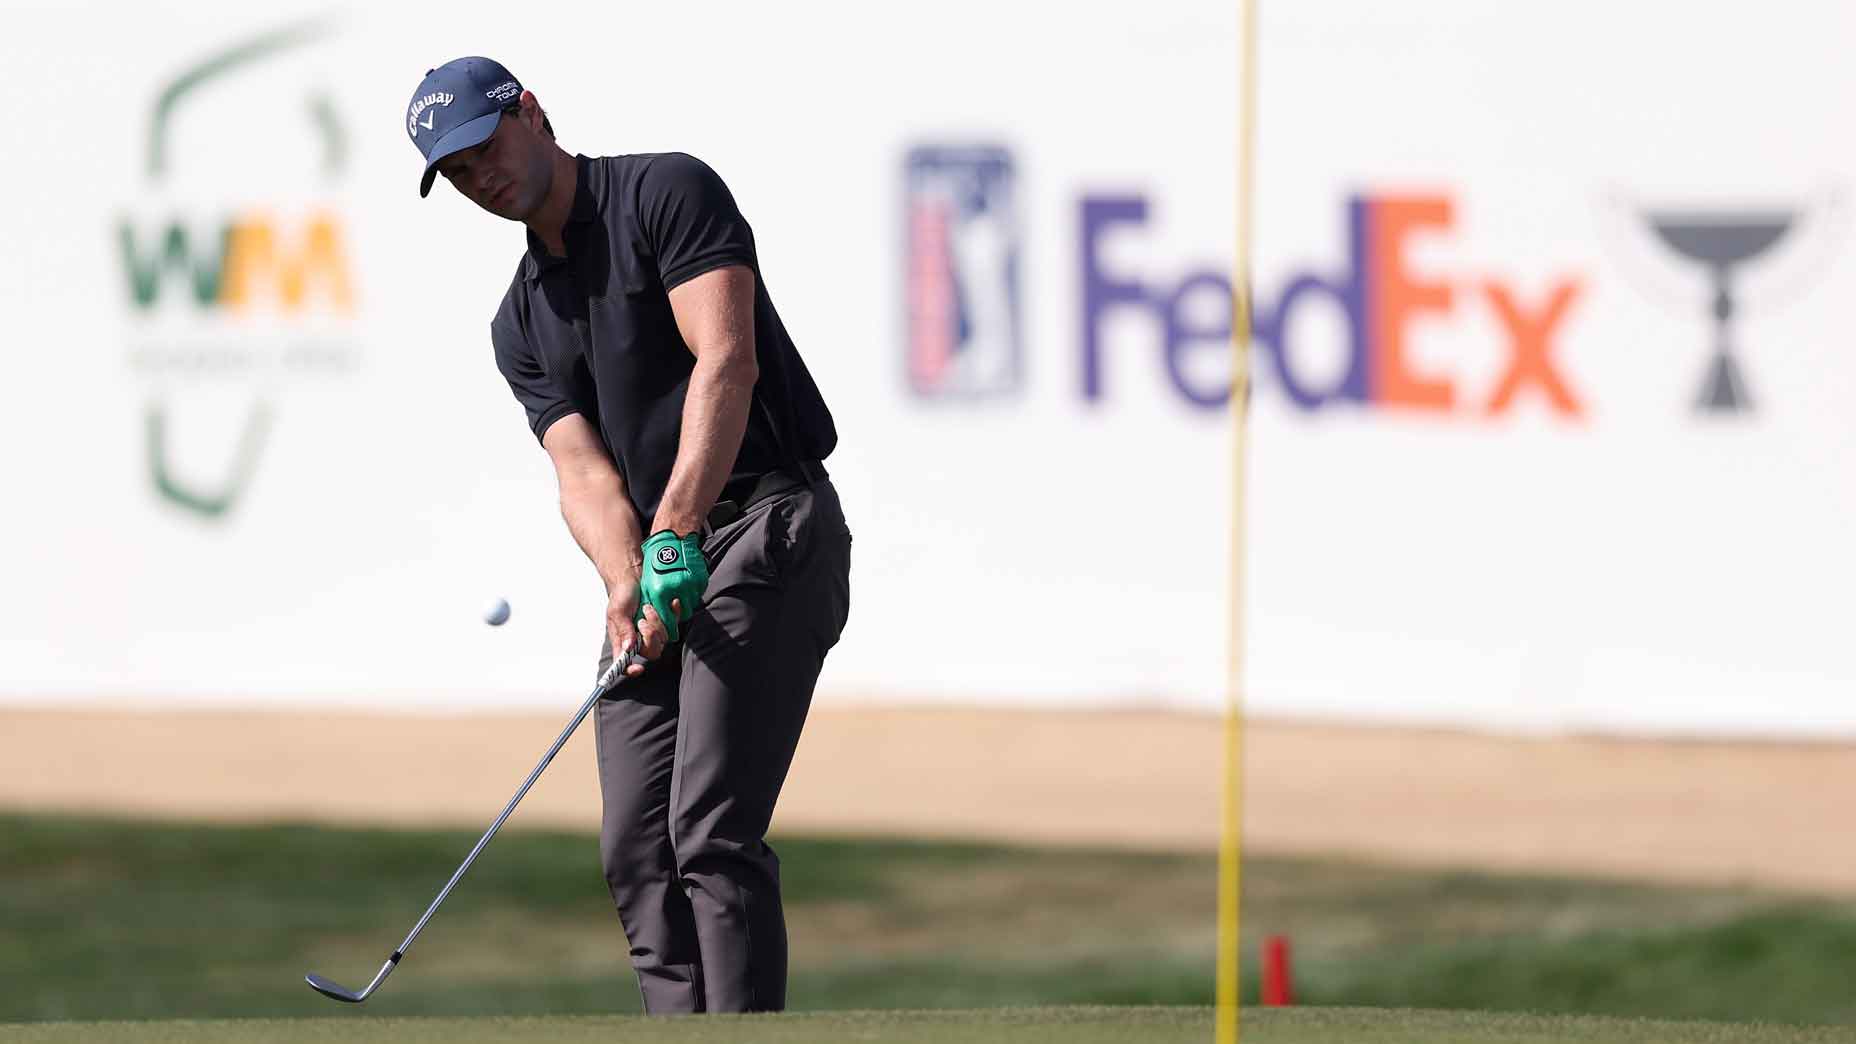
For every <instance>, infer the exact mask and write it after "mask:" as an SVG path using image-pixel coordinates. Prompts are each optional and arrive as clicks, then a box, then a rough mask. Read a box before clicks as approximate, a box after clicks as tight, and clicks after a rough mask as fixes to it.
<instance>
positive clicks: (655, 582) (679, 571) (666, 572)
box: [638, 529, 709, 660]
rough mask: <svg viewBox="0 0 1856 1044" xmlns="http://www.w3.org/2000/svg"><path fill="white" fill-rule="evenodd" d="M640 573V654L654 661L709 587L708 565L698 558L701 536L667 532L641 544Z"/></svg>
mask: <svg viewBox="0 0 1856 1044" xmlns="http://www.w3.org/2000/svg"><path fill="white" fill-rule="evenodd" d="M643 550H644V571H643V572H642V573H641V574H640V575H639V577H638V597H639V600H640V601H641V602H642V603H643V605H642V607H641V608H640V609H639V613H638V626H639V632H640V633H641V635H642V636H643V639H644V655H645V657H646V658H648V659H653V660H655V659H657V657H658V654H660V653H662V652H663V651H664V646H665V644H666V643H667V642H674V641H676V640H677V639H678V638H679V637H681V636H682V629H681V626H680V625H681V624H683V623H684V622H685V621H687V620H688V619H689V618H690V617H692V616H695V615H696V610H697V609H698V608H699V607H701V605H702V593H703V590H704V589H705V588H707V587H708V586H709V563H708V561H707V560H706V559H704V558H703V557H702V537H700V536H698V535H697V534H695V533H691V534H690V535H688V536H682V537H680V536H678V535H676V534H675V533H673V532H671V531H670V530H668V529H666V530H662V531H661V532H657V533H653V534H651V536H650V538H649V539H647V540H646V541H645V542H644V548H643Z"/></svg>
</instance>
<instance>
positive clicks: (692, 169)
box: [638, 152, 754, 290]
mask: <svg viewBox="0 0 1856 1044" xmlns="http://www.w3.org/2000/svg"><path fill="white" fill-rule="evenodd" d="M638 217H639V221H640V223H641V224H642V225H643V226H644V229H643V231H644V237H645V241H646V242H647V243H648V244H649V245H650V247H651V252H652V253H653V254H655V255H656V257H657V271H658V277H659V278H660V279H661V280H663V283H664V289H666V290H670V289H672V288H674V287H676V286H677V285H678V284H681V283H687V282H689V281H690V280H691V279H694V278H696V277H697V276H699V275H702V274H703V273H704V272H708V271H712V270H714V269H717V268H722V267H724V266H727V265H746V266H748V267H749V268H753V267H754V232H753V230H752V229H750V228H749V227H748V223H747V219H746V218H744V217H742V216H741V211H740V210H739V209H737V208H736V207H735V197H734V196H733V195H732V194H731V193H730V192H729V191H728V186H727V185H725V184H723V183H722V179H721V177H720V176H719V175H717V174H716V172H715V171H713V170H711V169H709V165H708V164H706V163H704V162H703V161H701V160H699V159H697V158H696V157H694V156H688V155H685V154H683V153H681V152H668V153H665V154H663V155H662V156H658V157H656V158H655V159H653V160H652V161H651V164H650V166H648V167H646V168H645V170H644V172H643V174H642V175H640V177H639V182H638Z"/></svg>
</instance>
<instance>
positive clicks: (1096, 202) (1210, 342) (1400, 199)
mask: <svg viewBox="0 0 1856 1044" xmlns="http://www.w3.org/2000/svg"><path fill="white" fill-rule="evenodd" d="M1147 215H1148V204H1147V200H1146V199H1145V198H1144V197H1141V196H1112V197H1111V196H1090V197H1085V198H1084V200H1083V203H1082V243H1081V246H1082V280H1083V288H1082V304H1083V316H1082V319H1083V322H1082V328H1083V344H1082V354H1083V397H1084V398H1085V399H1089V400H1092V401H1093V400H1096V399H1100V398H1101V397H1102V395H1103V374H1102V369H1103V364H1102V354H1103V349H1102V325H1103V321H1104V319H1105V317H1106V316H1107V315H1108V314H1109V313H1110V312H1111V310H1114V309H1121V308H1132V309H1138V310H1142V311H1145V312H1146V313H1147V314H1148V315H1149V316H1150V317H1151V318H1152V319H1153V321H1154V323H1155V324H1156V325H1157V327H1158V330H1159V333H1160V343H1161V352H1162V355H1163V356H1164V359H1165V364H1166V372H1167V376H1168V378H1169V380H1170V381H1171V383H1172V385H1173V387H1174V388H1175V389H1176V390H1177V391H1178V392H1179V394H1180V395H1181V396H1182V397H1183V398H1184V399H1186V401H1188V402H1190V403H1192V404H1193V405H1195V406H1200V407H1204V408H1207V409H1214V408H1222V407H1223V406H1224V405H1225V402H1226V401H1227V400H1228V399H1229V398H1230V387H1229V386H1228V384H1227V383H1226V382H1225V381H1222V380H1221V381H1217V382H1207V381H1205V380H1203V379H1199V380H1197V381H1195V380H1193V379H1192V377H1191V375H1190V373H1189V371H1188V368H1187V367H1186V366H1185V365H1184V362H1185V359H1186V357H1187V354H1188V353H1189V352H1197V351H1204V350H1207V349H1208V348H1209V347H1212V346H1214V345H1216V344H1228V343H1229V339H1230V336H1231V322H1232V319H1231V314H1232V309H1231V308H1230V307H1226V308H1225V309H1224V310H1223V313H1222V315H1223V318H1222V320H1221V321H1220V320H1217V319H1207V318H1206V317H1205V316H1204V315H1203V314H1199V313H1197V312H1195V311H1193V310H1190V309H1188V308H1187V307H1186V305H1187V302H1188V299H1189V298H1191V297H1193V296H1195V295H1199V296H1202V295H1206V294H1209V293H1212V292H1214V291H1215V292H1218V293H1221V294H1222V295H1223V296H1224V298H1225V300H1226V301H1227V302H1229V301H1230V299H1231V281H1230V278H1229V277H1228V276H1227V275H1226V274H1225V273H1223V272H1221V271H1216V270H1210V269H1207V270H1201V271H1196V272H1192V273H1189V274H1187V275H1186V276H1185V278H1183V279H1182V280H1180V282H1179V283H1178V284H1177V285H1174V286H1156V285H1153V284H1152V283H1150V282H1147V281H1144V280H1142V279H1140V278H1139V277H1138V276H1136V275H1133V274H1128V273H1117V272H1110V271H1107V270H1106V267H1105V265H1104V261H1103V256H1102V248H1101V243H1102V239H1103V236H1104V234H1105V233H1107V232H1108V231H1109V230H1110V229H1113V228H1116V227H1117V226H1136V227H1138V226H1141V225H1144V224H1145V223H1146V221H1147ZM1452 223H1453V211H1452V206H1451V200H1450V198H1449V197H1448V196H1441V195H1411V196H1389V195H1387V196H1370V195H1369V196H1356V197H1354V198H1353V199H1351V200H1349V201H1348V203H1347V223H1346V229H1347V257H1346V262H1345V267H1344V268H1343V269H1342V270H1340V271H1338V272H1335V273H1332V274H1318V273H1314V272H1297V273H1294V274H1292V275H1291V276H1290V278H1289V279H1288V280H1287V282H1286V283H1284V284H1283V286H1282V288H1281V289H1280V290H1279V291H1278V292H1277V294H1276V297H1275V299H1274V300H1267V299H1263V298H1262V297H1261V295H1259V299H1258V300H1257V301H1256V303H1255V307H1254V311H1255V315H1254V317H1253V320H1252V324H1251V328H1252V331H1253V333H1254V335H1255V346H1256V349H1257V351H1258V353H1259V354H1267V355H1268V356H1269V358H1270V361H1271V363H1272V364H1273V368H1274V370H1275V373H1276V376H1277V380H1278V381H1279V382H1280V383H1281V385H1282V389H1283V392H1284V394H1285V395H1287V396H1288V399H1289V401H1290V402H1291V403H1293V404H1294V405H1295V406H1296V407H1298V408H1300V409H1303V410H1310V411H1312V410H1319V409H1322V408H1324V407H1327V406H1330V405H1333V404H1335V403H1357V404H1362V405H1368V404H1370V405H1372V406H1374V407H1382V408H1388V409H1399V410H1415V411H1425V412H1431V413H1441V414H1458V415H1464V414H1467V415H1477V416H1499V415H1501V414H1504V413H1507V412H1508V411H1509V410H1511V409H1512V408H1513V407H1514V406H1515V404H1516V403H1517V402H1518V401H1520V399H1521V398H1522V397H1523V396H1528V395H1532V396H1538V397H1539V398H1540V399H1541V401H1543V402H1545V403H1546V404H1547V405H1548V406H1549V407H1550V409H1551V410H1552V411H1554V412H1555V413H1557V414H1560V415H1563V416H1566V417H1574V418H1576V417H1580V416H1582V415H1583V414H1584V410H1585V407H1584V403H1583V402H1582V400H1581V398H1580V396H1579V394H1578V391H1577V388H1576V385H1575V384H1574V383H1573V381H1572V380H1570V379H1569V377H1568V375H1567V374H1566V373H1565V371H1564V370H1563V369H1562V368H1561V367H1560V365H1559V363H1558V362H1557V360H1556V357H1555V355H1554V348H1555V338H1556V335H1557V332H1558V330H1559V329H1560V327H1561V325H1562V324H1563V323H1564V322H1565V320H1566V317H1567V316H1568V315H1569V314H1570V313H1571V311H1572V308H1573V305H1574V303H1575V302H1576V301H1577V300H1578V297H1579V293H1580V289H1581V288H1580V283H1579V281H1578V280H1577V279H1576V278H1573V277H1569V276H1561V277H1557V278H1555V279H1552V280H1549V281H1548V282H1547V283H1546V285H1545V287H1544V289H1543V290H1540V291H1536V292H1532V293H1527V294H1524V293H1521V292H1519V291H1517V290H1516V289H1515V288H1514V287H1513V286H1511V285H1509V284H1507V283H1503V282H1500V281H1498V280H1495V279H1492V278H1484V277H1479V276H1477V275H1476V274H1475V273H1469V274H1466V275H1465V276H1463V277H1458V278H1452V279H1448V280H1439V279H1431V280H1427V279H1425V278H1422V277H1420V276H1419V275H1417V274H1416V273H1414V272H1413V271H1412V270H1411V268H1410V266H1409V264H1408V262H1407V257H1406V251H1407V248H1408V246H1409V245H1410V244H1411V242H1412V241H1413V240H1414V239H1416V238H1417V237H1419V236H1422V235H1445V234H1448V233H1449V231H1450V229H1451V225H1452ZM1323 298H1325V299H1327V301H1328V302H1329V303H1330V305H1332V306H1337V307H1338V308H1339V310H1340V313H1341V314H1342V315H1343V316H1344V318H1345V323H1346V329H1347V343H1346V345H1345V348H1346V352H1345V356H1344V358H1345V367H1344V370H1343V372H1342V373H1341V375H1340V376H1339V378H1338V379H1333V378H1329V379H1326V380H1317V379H1315V378H1313V377H1311V376H1309V375H1308V374H1307V373H1306V372H1305V371H1306V369H1307V368H1306V366H1301V367H1298V363H1297V356H1296V353H1295V346H1294V344H1293V343H1292V338H1291V337H1290V334H1289V331H1290V319H1291V318H1293V316H1294V315H1295V314H1296V310H1297V309H1298V308H1302V307H1304V306H1306V305H1308V304H1311V303H1314V302H1316V301H1319V300H1321V299H1323ZM1471 298H1479V299H1481V301H1483V302H1484V303H1486V305H1487V306H1488V307H1489V309H1490V311H1491V312H1492V313H1493V315H1494V317H1495V319H1496V320H1497V323H1498V325H1499V327H1500V328H1501V330H1502V331H1503V334H1504V335H1505V344H1506V348H1507V355H1506V364H1505V366H1504V367H1503V371H1502V374H1501V376H1500V378H1499V380H1497V381H1496V383H1495V384H1494V386H1493V390H1492V391H1491V392H1489V393H1488V395H1487V396H1486V398H1485V397H1481V396H1478V397H1477V398H1476V400H1475V401H1470V400H1469V399H1468V396H1467V395H1466V394H1465V392H1464V390H1463V388H1462V387H1461V386H1460V384H1461V382H1460V379H1459V378H1460V375H1457V374H1452V373H1449V372H1432V371H1427V370H1424V369H1422V368H1420V367H1419V366H1418V365H1417V363H1416V362H1415V361H1414V359H1413V357H1412V355H1413V353H1412V351H1411V342H1410V336H1409V334H1410V327H1411V324H1412V321H1413V320H1414V319H1417V318H1419V317H1423V316H1449V315H1451V314H1453V313H1454V311H1455V310H1456V309H1457V308H1458V306H1459V305H1461V304H1462V303H1463V302H1464V301H1465V299H1471Z"/></svg>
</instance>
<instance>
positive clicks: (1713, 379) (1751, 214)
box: [1625, 192, 1842, 416]
mask: <svg viewBox="0 0 1856 1044" xmlns="http://www.w3.org/2000/svg"><path fill="white" fill-rule="evenodd" d="M1625 209H1626V210H1627V212H1628V215H1629V217H1630V218H1632V219H1634V221H1633V223H1635V224H1637V225H1638V227H1639V228H1641V229H1643V230H1644V231H1647V232H1648V233H1649V235H1648V237H1647V239H1648V241H1650V242H1652V243H1654V244H1656V245H1657V246H1658V247H1660V248H1661V251H1662V253H1663V256H1664V257H1666V258H1670V259H1673V260H1675V261H1677V262H1678V264H1679V265H1681V266H1682V267H1684V268H1686V269H1687V270H1688V271H1690V272H1694V271H1695V270H1696V269H1699V274H1701V275H1702V276H1703V277H1704V278H1705V280H1706V283H1705V293H1704V294H1703V295H1694V294H1692V293H1684V294H1671V293H1661V294H1659V296H1662V297H1664V298H1665V299H1667V300H1668V301H1669V303H1670V304H1671V305H1672V306H1673V307H1680V308H1683V309H1684V310H1685V311H1688V314H1690V315H1693V314H1695V311H1700V312H1701V313H1702V315H1704V316H1706V317H1707V320H1708V322H1709V325H1710V327H1711V328H1712V330H1711V336H1710V338H1709V340H1708V342H1707V346H1706V349H1705V363H1704V368H1703V371H1702V377H1701V381H1700V385H1699V388H1698V390H1697V392H1696V394H1695V397H1694V408H1695V410H1696V411H1697V412H1700V413H1703V414H1708V415H1720V416H1729V415H1737V414H1746V413H1750V412H1751V411H1752V410H1753V408H1754V403H1755V401H1756V399H1757V396H1756V395H1755V393H1754V392H1753V391H1752V388H1751V384H1750V382H1749V381H1748V380H1747V377H1746V363H1745V356H1746V355H1747V354H1748V350H1749V345H1748V344H1747V343H1746V342H1745V341H1744V340H1743V333H1742V330H1743V327H1744V325H1745V320H1746V317H1747V314H1748V312H1749V311H1750V310H1752V309H1758V310H1761V311H1765V310H1768V309H1773V308H1777V307H1778V306H1779V305H1780V304H1782V303H1783V298H1784V296H1785V294H1784V292H1783V291H1784V290H1785V289H1788V288H1789V289H1793V290H1795V289H1797V288H1798V287H1799V286H1800V285H1802V283H1803V282H1804V280H1806V279H1808V278H1810V277H1811V276H1814V275H1815V274H1816V268H1817V267H1819V266H1818V265H1817V263H1816V262H1818V261H1820V260H1821V259H1822V254H1823V252H1824V250H1823V248H1824V247H1825V246H1826V245H1827V243H1828V242H1829V240H1830V239H1831V238H1832V237H1831V236H1830V235H1829V233H1830V231H1831V230H1832V229H1834V228H1835V227H1836V226H1837V225H1838V223H1839V219H1840V218H1841V214H1842V208H1841V198H1840V195H1839V194H1838V193H1834V192H1832V193H1825V194H1823V195H1822V196H1821V198H1818V199H1814V200H1803V199H1800V201H1798V202H1794V203H1783V204H1765V205H1739V206H1692V205H1689V206H1680V205H1657V204H1645V203H1640V202H1632V203H1629V204H1626V207H1625ZM1755 276H1757V277H1758V287H1757V288H1756V289H1754V290H1753V291H1751V292H1749V290H1748V285H1749V284H1752V283H1754V281H1755V279H1754V277H1755ZM1641 281H1642V282H1644V283H1645V284H1646V285H1648V284H1651V283H1661V282H1663V280H1661V279H1660V278H1658V277H1656V276H1651V275H1648V274H1647V273H1646V274H1645V275H1644V277H1643V278H1642V280H1641ZM1698 298H1699V299H1698ZM1691 309H1693V311H1690V310H1691Z"/></svg>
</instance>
